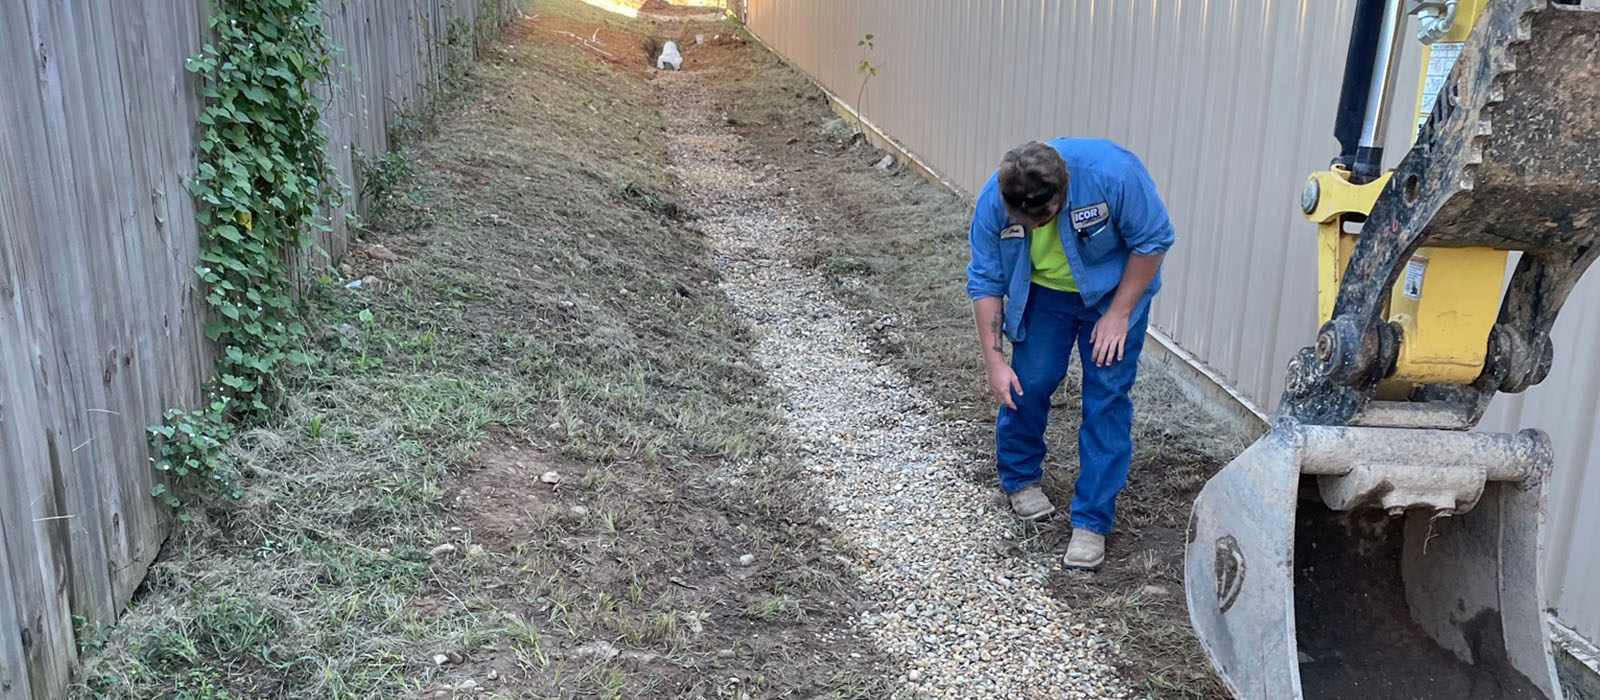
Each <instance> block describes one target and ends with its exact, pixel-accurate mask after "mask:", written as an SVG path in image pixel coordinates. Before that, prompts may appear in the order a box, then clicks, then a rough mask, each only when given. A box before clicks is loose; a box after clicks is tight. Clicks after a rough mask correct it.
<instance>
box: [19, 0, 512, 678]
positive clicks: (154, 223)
mask: <svg viewBox="0 0 1600 700" xmlns="http://www.w3.org/2000/svg"><path fill="white" fill-rule="evenodd" d="M4 4H5V9H4V10H3V11H0V12H3V14H0V271H3V273H4V277H3V279H0V483H3V484H4V487H3V488H0V700H11V699H12V698H19V699H20V698H47V697H57V696H59V695H60V694H61V691H62V689H63V688H64V686H65V683H66V681H67V678H68V675H69V672H70V669H71V667H72V664H73V655H74V652H75V646H76V640H75V628H74V625H75V624H77V623H82V624H88V625H91V626H92V625H95V624H97V623H99V624H104V623H110V622H111V621H113V620H114V619H115V617H116V613H117V612H118V610H119V609H120V606H121V605H122V604H123V602H124V601H126V600H127V599H128V598H129V596H130V595H131V594H132V592H133V590H134V588H135V587H137V585H138V583H139V581H140V580H141V578H142V577H143V575H144V572H145V570H146V568H147V567H148V566H149V564H150V562H151V561H152V560H153V559H154V557H155V555H156V552H157V550H158V548H159V547H160V543H161V539H162V536H163V532H164V525H165V523H164V520H163V515H162V513H161V512H160V511H159V510H158V509H157V508H156V507H155V503H154V502H153V501H152V499H151V498H150V495H149V494H150V487H151V483H152V477H153V474H152V470H151V469H150V462H149V457H150V455H149V449H148V446H147V443H146V439H145V426H147V425H151V424H154V423H158V422H160V420H161V413H162V411H164V410H165V409H167V408H171V407H184V408H187V407H191V406H192V405H194V404H195V403H196V402H197V401H198V400H199V395H200V387H201V383H202V382H203V380H204V379H205V377H206V376H207V375H208V374H209V372H210V367H211V360H212V355H211V353H212V350H211V349H210V348H209V347H207V344H206V342H205V340H204V336H203V334H202V333H201V325H202V318H201V317H202V315H203V313H204V306H203V303H202V301H201V292H200V290H199V289H198V285H197V283H196V281H195V278H194V272H193V267H194V264H195V262H196V258H197V255H198V240H197V238H198V232H197V229H196V225H195V221H194V214H195V209H194V203H193V201H192V200H191V198H190V197H189V195H188V193H187V189H186V187H185V184H184V183H185V180H186V177H187V176H188V174H189V173H191V172H192V171H193V169H194V162H195V156H194V154H195V143H196V129H195V126H194V119H195V116H196V114H197V113H198V110H199V108H200V102H199V99H198V98H197V96H196V90H195V89H196V84H195V79H194V78H193V76H191V75H190V74H189V73H188V72H187V71H186V70H185V68H184V62H185V59H187V58H189V57H190V56H193V55H195V54H197V53H199V51H200V48H201V46H202V44H203V43H204V38H205V36H206V31H207V30H206V26H205V21H206V16H207V14H208V8H207V5H206V2H205V0H171V1H169V0H143V1H138V2H115V3H106V2H102V1H98V0H5V3H4ZM324 11H325V13H326V22H325V27H326V29H327V31H328V34H329V38H330V40H331V41H332V42H333V43H335V44H337V45H339V46H341V47H343V51H342V53H340V54H338V55H337V56H336V57H335V63H336V64H337V65H339V66H340V67H341V69H340V70H339V71H338V72H336V74H335V75H334V76H333V77H332V79H331V80H330V81H329V83H328V84H327V85H323V86H318V91H319V93H320V94H322V95H323V96H324V97H325V98H326V99H327V106H326V108H325V110H324V116H323V122H324V128H325V131H326V133H327V135H328V139H329V159H330V162H331V163H332V165H333V167H334V170H335V172H336V173H337V174H338V176H339V178H340V179H341V181H342V182H344V183H347V184H349V185H351V186H352V187H355V186H357V185H358V183H357V177H358V170H359V162H358V159H357V157H356V154H357V153H358V152H360V153H367V154H378V153H382V152H383V151H384V150H386V149H387V147H388V141H389V135H388V128H389V126H390V125H391V124H393V123H394V121H395V120H396V119H398V118H399V117H400V116H401V115H402V114H403V113H405V112H406V111H408V110H411V109H415V108H416V106H417V105H418V104H420V103H421V101H424V100H426V99H428V98H429V97H430V96H431V95H432V94H433V92H434V86H433V81H434V78H435V76H437V75H438V74H439V72H440V70H441V69H443V68H444V66H445V65H446V63H447V62H448V61H449V60H450V57H451V56H452V55H455V56H463V52H466V51H470V50H471V49H470V45H468V43H469V42H470V41H471V40H472V38H473V37H474V35H475V30H476V29H478V28H479V27H481V26H487V28H490V29H492V28H493V27H495V26H498V23H499V22H500V21H501V20H503V19H504V18H505V17H506V16H507V13H508V12H513V11H514V6H513V4H512V1H511V0H501V1H499V2H497V1H495V0H325V2H324ZM480 18H482V19H481V20H480ZM480 21H484V22H488V23H489V24H488V25H480ZM452 40H454V43H455V45H454V46H451V45H447V43H448V42H450V41H452ZM354 207H355V203H353V202H352V203H347V204H346V205H345V206H344V207H341V209H340V210H339V211H337V212H333V218H334V224H335V225H334V227H333V230H332V231H331V232H326V233H322V232H319V233H318V234H317V235H316V239H317V244H318V245H319V247H320V248H321V250H323V251H325V252H326V253H327V254H328V255H329V256H331V257H335V258H336V257H337V256H339V255H341V254H342V253H343V252H344V250H345V248H346V246H347V238H348V234H347V231H346V230H345V226H344V215H345V214H346V213H349V212H351V211H353V210H354ZM304 262H306V263H308V264H311V265H322V264H326V263H327V262H328V259H326V258H319V259H316V260H308V261H304Z"/></svg>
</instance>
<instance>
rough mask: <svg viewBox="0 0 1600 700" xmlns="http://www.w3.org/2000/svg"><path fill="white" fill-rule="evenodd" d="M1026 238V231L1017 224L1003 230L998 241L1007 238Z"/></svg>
mask: <svg viewBox="0 0 1600 700" xmlns="http://www.w3.org/2000/svg"><path fill="white" fill-rule="evenodd" d="M1027 236H1028V229H1025V228H1023V227H1022V226H1021V225H1019V224H1012V225H1010V226H1007V227H1006V228H1005V230H1003V231H1001V232H1000V240H1002V241H1003V240H1005V239H1007V238H1026V237H1027Z"/></svg>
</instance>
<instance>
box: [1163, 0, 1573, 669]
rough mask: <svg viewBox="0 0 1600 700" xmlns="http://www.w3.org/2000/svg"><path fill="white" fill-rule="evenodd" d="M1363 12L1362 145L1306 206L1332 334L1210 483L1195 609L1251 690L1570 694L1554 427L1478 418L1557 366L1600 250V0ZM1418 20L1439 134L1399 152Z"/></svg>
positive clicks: (1407, 5) (1191, 575)
mask: <svg viewBox="0 0 1600 700" xmlns="http://www.w3.org/2000/svg"><path fill="white" fill-rule="evenodd" d="M1353 12H1354V19H1353V21H1352V25H1351V27H1352V28H1351V34H1350V41H1349V49H1348V52H1347V54H1346V56H1347V59H1346V64H1345V71H1344V77H1343V83H1342V87H1341V93H1340V100H1339V106H1338V111H1337V113H1336V114H1335V118H1334V137H1335V140H1336V141H1337V142H1338V144H1339V149H1340V152H1339V154H1338V155H1337V156H1336V157H1335V158H1333V159H1332V162H1331V165H1330V166H1329V168H1328V169H1327V170H1324V171H1321V172H1316V173H1313V174H1312V175H1311V176H1310V177H1309V178H1308V179H1307V181H1306V183H1305V186H1304V189H1303V191H1302V194H1301V202H1300V204H1301V208H1302V210H1303V211H1304V213H1305V215H1306V217H1307V218H1308V219H1309V220H1310V221H1312V222H1314V223H1315V224H1316V227H1317V239H1316V240H1317V262H1316V265H1317V280H1318V282H1317V290H1318V304H1317V312H1318V314H1319V316H1320V319H1319V320H1320V322H1321V325H1320V328H1319V330H1318V332H1317V336H1316V339H1315V343H1314V344H1313V345H1311V346H1309V347H1306V348H1303V349H1301V350H1300V351H1299V352H1298V353H1297V354H1295V355H1294V356H1293V358H1291V359H1290V361H1289V365H1288V371H1287V380H1286V387H1285V389H1284V392H1283V394H1282V397H1281V399H1280V401H1279V404H1278V406H1277V408H1276V409H1275V411H1274V413H1273V415H1272V419H1271V423H1270V428H1269V429H1268V430H1267V432H1266V433H1265V434H1264V435H1263V436H1262V437H1261V438H1260V439H1259V440H1258V441H1257V442H1256V443H1254V444H1253V445H1252V446H1251V447H1249V448H1248V449H1247V450H1245V451H1244V452H1243V453H1241V454H1240V455H1239V456H1238V457H1237V458H1236V459H1234V460H1233V461H1232V462H1230V463H1228V465H1227V466H1225V467H1224V468H1223V469H1222V470H1220V471H1219V472H1218V473H1217V474H1216V475H1215V476H1213V477H1212V478H1211V479H1210V480H1209V481H1208V482H1207V483H1206V485H1205V486H1204V487H1203V489H1202V490H1201V492H1200V494H1199V495H1198V496H1197V498H1196V499H1195V503H1194V505H1193V509H1192V512H1191V514H1190V518H1189V524H1188V528H1187V533H1186V538H1187V540H1186V545H1185V554H1184V582H1185V595H1186V598H1187V603H1188V606H1189V613H1190V619H1191V621H1192V622H1193V624H1194V629H1195V632H1196V635H1197V637H1198V638H1199V640H1200V643H1201V646H1202V647H1203V648H1204V650H1205V652H1206V654H1207V655H1208V657H1209V658H1210V661H1211V664H1212V666H1213V668H1214V669H1215V670H1216V672H1217V674H1218V675H1219V676H1220V677H1221V679H1222V681H1223V684H1224V685H1225V686H1226V687H1227V690H1228V691H1229V692H1230V693H1232V694H1233V695H1234V697H1236V698H1240V699H1251V700H1255V699H1261V700H1300V699H1301V698H1307V699H1311V700H1344V699H1348V698H1407V699H1414V700H1434V699H1436V698H1437V699H1441V700H1442V699H1444V698H1449V699H1451V700H1456V699H1478V698H1488V699H1492V700H1498V699H1501V698H1505V699H1513V698H1514V699H1518V700H1520V699H1523V698H1537V699H1541V700H1560V699H1561V697H1562V693H1561V688H1560V685H1559V684H1558V683H1557V681H1556V678H1555V672H1554V664H1553V660H1552V657H1551V642H1550V636H1549V630H1548V629H1547V624H1548V623H1547V620H1546V605H1545V601H1544V598H1543V590H1544V586H1543V585H1542V583H1543V582H1542V580H1541V576H1542V574H1541V566H1540V564H1541V562H1540V558H1541V556H1540V534H1541V530H1542V528H1543V526H1544V516H1545V490H1546V483H1547V482H1548V479H1549V475H1550V471H1551V468H1552V462H1553V457H1554V454H1553V450H1552V447H1551V443H1550V440H1549V438H1548V436H1547V435H1546V434H1545V433H1543V432H1542V431H1539V430H1523V431H1521V432H1517V433H1495V432H1487V431H1479V430H1474V428H1475V426H1476V425H1477V423H1478V422H1479V420H1480V419H1481V418H1482V417H1483V415H1484V412H1485V410H1486V409H1487V407H1488V406H1489V403H1490V400H1491V399H1493V398H1494V397H1495V396H1496V395H1497V394H1498V393H1500V392H1507V393H1517V392H1521V391H1524V390H1526V389H1528V388H1529V387H1531V386H1533V385H1535V384H1538V383H1539V382H1541V381H1543V380H1544V379H1545V377H1546V375H1547V374H1548V373H1549V371H1550V367H1551V364H1552V362H1553V361H1554V359H1553V356H1552V350H1551V342H1550V330H1551V326H1552V325H1553V324H1554V323H1555V321H1556V317H1557V315H1558V313H1559V312H1560V311H1561V307H1562V305H1563V303H1564V302H1565V301H1566V299H1567V296H1568V294H1569V293H1570V292H1571V291H1572V289H1573V286H1574V285H1575V284H1576V283H1577V282H1578V279H1579V277H1580V276H1581V275H1582V274H1583V272H1584V271H1585V270H1586V269H1587V268H1588V267H1589V265H1590V263H1592V262H1594V259H1595V256H1596V255H1597V254H1600V245H1596V244H1597V243H1600V240H1597V239H1600V0H1565V1H1563V0H1356V1H1355V2H1354V3H1353ZM1413 15H1415V16H1416V20H1415V22H1413V21H1412V16H1413ZM1412 26H1415V27H1416V32H1417V38H1418V39H1420V43H1421V44H1422V46H1423V49H1422V50H1423V52H1424V55H1423V60H1422V62H1421V63H1422V71H1423V76H1422V78H1423V80H1422V87H1421V89H1420V90H1419V92H1420V94H1419V96H1418V102H1417V104H1418V108H1417V110H1416V112H1415V114H1416V116H1417V124H1416V131H1415V136H1414V140H1413V142H1412V143H1411V144H1410V149H1409V150H1408V151H1406V152H1405V153H1404V155H1403V157H1402V158H1400V159H1399V161H1398V162H1397V163H1395V164H1394V165H1393V166H1392V167H1387V168H1386V167H1385V166H1384V163H1383V151H1384V145H1385V144H1384V142H1383V141H1384V135H1385V133H1386V132H1387V131H1388V130H1389V129H1388V120H1389V119H1390V118H1391V117H1392V116H1393V115H1392V112H1393V110H1392V108H1391V102H1392V101H1393V100H1392V98H1393V97H1394V94H1393V93H1394V92H1395V84H1396V82H1397V81H1396V76H1397V74H1398V71H1399V65H1400V54H1401V52H1402V50H1403V48H1404V47H1405V45H1406V44H1408V43H1409V41H1410V37H1411V36H1412V34H1411V27H1412ZM1513 256H1514V257H1513ZM1563 359H1570V358H1563ZM1578 359H1579V361H1582V359H1581V358H1578Z"/></svg>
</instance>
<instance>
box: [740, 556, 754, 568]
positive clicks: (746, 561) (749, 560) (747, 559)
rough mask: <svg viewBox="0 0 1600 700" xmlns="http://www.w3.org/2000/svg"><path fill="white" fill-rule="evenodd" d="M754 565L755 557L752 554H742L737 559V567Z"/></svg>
mask: <svg viewBox="0 0 1600 700" xmlns="http://www.w3.org/2000/svg"><path fill="white" fill-rule="evenodd" d="M755 563H756V555H754V554H744V555H741V556H740V557H739V566H754V565H755Z"/></svg>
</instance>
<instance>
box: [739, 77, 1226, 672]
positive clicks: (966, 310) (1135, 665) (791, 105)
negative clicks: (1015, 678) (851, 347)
mask: <svg viewBox="0 0 1600 700" xmlns="http://www.w3.org/2000/svg"><path fill="white" fill-rule="evenodd" d="M729 50H731V51H735V52H736V55H737V61H736V62H733V63H730V67H731V69H732V70H733V74H734V75H739V76H742V79H738V80H731V81H729V82H728V83H727V84H725V85H724V86H723V90H722V92H721V94H719V95H718V98H717V99H718V103H719V104H720V105H722V106H723V108H724V109H725V110H726V111H727V113H728V117H727V118H728V120H729V121H730V123H733V124H735V125H736V127H737V129H738V132H739V133H740V134H741V135H743V136H745V137H746V138H747V139H748V149H749V150H750V152H751V156H752V157H757V158H760V159H761V160H763V161H765V162H768V163H771V164H773V166H774V172H775V173H776V174H777V176H779V177H782V178H783V179H784V180H785V181H787V182H788V184H789V185H790V186H791V191H790V196H791V197H793V198H794V199H796V200H797V201H798V202H800V203H801V205H802V209H804V210H805V211H807V212H808V213H810V214H811V216H812V223H811V228H812V230H814V231H816V232H817V233H818V240H817V241H816V245H815V248H814V249H813V251H812V262H813V264H814V265H815V266H816V267H817V268H818V269H820V270H822V271H824V272H826V273H828V274H829V275H830V276H831V278H832V279H833V281H834V284H835V292H836V293H837V294H838V295H839V296H840V297H841V298H842V299H844V300H845V301H847V302H848V303H849V304H851V305H852V306H853V307H855V308H857V309H860V310H864V311H867V312H869V313H870V314H871V315H872V316H874V317H876V318H879V319H880V321H879V323H878V324H876V327H875V329H874V332H873V333H872V334H871V340H872V341H873V343H874V345H875V347H877V349H878V350H879V352H881V353H882V354H883V355H884V356H886V357H889V358H892V359H893V361H894V362H895V363H896V365H897V366H899V367H900V368H901V370H902V371H904V372H905V373H906V374H907V376H909V377H911V378H912V379H913V380H915V381H916V382H917V384H918V386H919V388H920V389H921V390H922V391H924V392H925V393H926V394H927V395H929V396H930V397H934V398H936V399H937V400H938V402H939V404H940V405H941V407H942V410H943V412H944V417H945V418H946V419H947V421H948V425H949V426H950V429H951V430H952V431H953V432H954V433H956V434H957V435H958V436H959V437H960V439H961V440H963V441H964V443H965V444H966V445H967V447H968V449H969V454H970V459H971V470H970V474H971V478H972V479H973V480H974V481H976V482H979V483H982V484H986V485H994V482H995V475H994V471H993V469H994V462H993V456H992V449H993V445H992V433H991V431H992V429H993V420H994V413H993V410H994V409H993V406H992V401H991V400H990V399H989V398H988V396H987V391H986V389H985V385H984V374H983V367H982V363H981V358H980V355H979V353H978V348H977V341H976V331H975V330H974V329H973V326H972V316H971V313H972V310H971V302H970V301H969V300H968V299H967V297H966V294H965V292H964V291H963V288H962V285H963V283H964V281H965V272H964V268H965V265H966V262H967V255H968V252H967V246H966V231H967V224H968V221H969V218H970V215H971V202H970V200H969V199H967V198H965V197H961V196H957V195H953V194H950V193H948V192H946V191H944V190H942V189H940V188H938V187H936V186H934V185H932V184H930V183H928V182H927V181H925V180H924V179H922V178H921V177H919V176H918V175H916V174H915V173H913V172H911V171H909V170H907V169H906V168H905V166H904V165H903V164H896V165H895V166H894V167H892V168H889V169H887V170H884V169H879V168H875V167H873V166H874V164H875V163H877V162H878V161H879V160H880V159H882V157H883V155H884V154H883V153H882V152H881V151H878V150H877V149H875V148H872V147H871V146H870V145H868V144H867V143H866V140H865V139H864V138H863V137H862V136H861V135H859V134H855V133H854V129H853V128H852V127H851V126H849V125H848V124H845V123H844V122H843V121H842V120H839V119H838V118H837V117H836V115H835V114H834V113H833V111H832V110H831V109H830V108H829V106H828V103H827V100H826V97H825V96H824V95H823V94H822V93H821V92H820V91H819V90H818V89H817V88H816V87H815V86H814V85H813V84H812V83H811V82H810V81H809V80H808V79H807V78H805V76H803V75H801V74H800V73H799V72H797V71H795V70H793V69H792V68H790V67H788V66H787V65H785V64H783V63H782V62H781V60H779V59H778V58H776V57H774V56H772V55H771V54H770V53H767V52H766V51H764V50H762V49H760V48H757V47H749V48H740V49H729ZM728 60H730V61H731V60H732V59H728ZM885 79H890V78H888V77H883V76H880V77H878V78H874V80H885ZM871 90H872V84H871V82H870V81H869V82H868V85H867V87H866V92H867V94H868V97H867V99H868V100H869V101H870V99H871V97H870V94H871ZM999 156H1000V154H998V153H997V154H995V157H996V160H997V162H998V159H999ZM1077 377H1078V372H1077V370H1076V369H1074V370H1073V373H1072V375H1071V376H1069V377H1068V380H1067V381H1066V382H1064V383H1063V386H1062V387H1061V390H1060V393H1059V394H1058V396H1057V397H1056V408H1055V409H1054V411H1053V414H1052V419H1051V428H1050V431H1049V434H1048V440H1049V443H1050V445H1051V446H1052V449H1053V452H1052V454H1051V456H1050V457H1049V458H1048V459H1047V463H1046V480H1045V489H1046V492H1047V493H1048V495H1049V496H1050V497H1051V499H1052V500H1054V501H1055V502H1057V503H1065V502H1066V501H1067V500H1069V499H1070V497H1071V492H1072V481H1073V479H1074V478H1075V477H1076V471H1077V469H1076V462H1077V460H1076V454H1075V449H1076V431H1077V424H1078V418H1079V402H1078V393H1077V392H1078V378H1077ZM1134 401H1135V406H1136V411H1137V414H1136V416H1135V425H1134V433H1135V435H1134V438H1135V455H1134V460H1133V465H1132V468H1131V474H1130V478H1129V484H1128V487H1127V489H1126V490H1125V491H1124V492H1123V495H1122V497H1121V499H1120V501H1119V511H1118V516H1117V518H1118V519H1117V524H1116V531H1115V533H1114V534H1113V535H1112V537H1111V538H1110V541H1109V547H1110V552H1111V555H1110V558H1109V559H1108V562H1107V564H1106V565H1105V566H1104V567H1103V568H1102V569H1101V570H1100V571H1099V572H1098V573H1095V574H1081V573H1065V572H1063V573H1059V574H1057V575H1056V576H1055V577H1054V578H1053V579H1052V584H1051V585H1052V590H1053V591H1054V592H1055V594H1056V595H1057V596H1059V597H1060V598H1062V599H1063V600H1066V601H1068V602H1070V603H1071V605H1073V606H1074V607H1077V608H1080V609H1084V610H1086V611H1089V612H1090V613H1091V614H1093V615H1095V616H1100V617H1106V618H1108V619H1110V620H1111V621H1112V622H1113V624H1114V626H1115V627H1116V631H1117V639H1118V642H1119V646H1120V650H1121V653H1120V654H1119V656H1118V659H1117V662H1118V664H1119V668H1120V670H1121V672H1122V674H1123V675H1124V677H1125V678H1126V679H1127V680H1128V681H1130V685H1132V686H1133V687H1135V688H1139V689H1142V690H1143V691H1144V692H1146V693H1147V694H1148V696H1149V697H1152V698H1226V697H1227V695H1226V693H1225V691H1224V690H1223V689H1222V687H1221V684H1220V683H1219V682H1218V681H1217V679H1216V677H1215V676H1214V674H1213V673H1212V672H1211V670H1210V668H1209V665H1208V663H1207V661H1206V658H1205V656H1204V654H1203V652H1202V651H1201V650H1200V648H1199V645H1198V643H1197V642H1196V640H1195V639H1194V637H1193V633H1192V631H1191V630H1190V628H1189V623H1188V613H1187V609H1186V607H1185V604H1184V600H1183V583H1182V555H1183V538H1182V534H1181V533H1182V531H1183V528H1184V526H1185V523H1186V521H1187V518H1188V513H1189V506H1190V503H1191V502H1192V500H1193V498H1194V495H1195V494H1196V493H1198V492H1199V489H1200V486H1201V485H1203V484H1204V482H1205V480H1206V479H1207V478H1209V477H1210V476H1211V474H1213V473H1215V471H1216V470H1217V469H1219V468H1220V467H1221V466H1222V464H1224V463H1225V462H1226V461H1227V460H1228V459H1230V458H1231V457H1232V456H1233V455H1234V454H1236V453H1237V452H1238V451H1239V450H1240V449H1242V448H1243V446H1244V445H1245V444H1246V440H1247V436H1244V435H1238V434H1236V433H1234V432H1233V431H1232V430H1230V429H1228V428H1227V427H1226V426H1225V424H1224V423H1222V422H1221V421H1219V420H1218V419H1216V418H1214V417H1212V416H1210V415H1208V414H1207V413H1205V412H1204V411H1203V410H1202V409H1200V408H1199V407H1198V406H1196V405H1194V404H1192V403H1191V402H1190V401H1188V400H1187V399H1186V398H1184V397H1183V396H1182V395H1181V393H1180V392H1179V390H1178V388H1177V385H1176V384H1175V383H1174V381H1173V380H1172V379H1171V378H1170V377H1168V376H1166V375H1164V374H1162V372H1161V370H1160V368H1159V367H1158V366H1152V365H1149V364H1146V365H1145V366H1144V368H1142V370H1141V378H1140V380H1139V383H1138V385H1137V386H1136V388H1135V396H1134ZM994 493H995V498H996V500H997V505H998V501H999V499H1000V498H1001V496H1000V494H999V490H998V487H996V488H995V490H994ZM1070 534H1071V528H1070V524H1068V523H1067V522H1066V519H1065V518H1057V519H1053V520H1052V521H1050V522H1047V523H1044V524H1042V525H1040V526H1039V527H1038V528H1037V530H1036V532H1035V536H1034V537H1033V538H1032V540H1030V541H1029V542H1028V545H1027V548H1025V549H1024V551H1019V552H1017V556H1035V555H1037V554H1038V553H1039V552H1041V551H1044V552H1050V553H1053V554H1056V555H1059V554H1061V553H1064V551H1065V548H1066V540H1067V539H1068V538H1069V537H1070Z"/></svg>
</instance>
